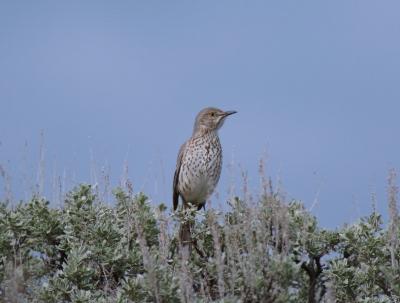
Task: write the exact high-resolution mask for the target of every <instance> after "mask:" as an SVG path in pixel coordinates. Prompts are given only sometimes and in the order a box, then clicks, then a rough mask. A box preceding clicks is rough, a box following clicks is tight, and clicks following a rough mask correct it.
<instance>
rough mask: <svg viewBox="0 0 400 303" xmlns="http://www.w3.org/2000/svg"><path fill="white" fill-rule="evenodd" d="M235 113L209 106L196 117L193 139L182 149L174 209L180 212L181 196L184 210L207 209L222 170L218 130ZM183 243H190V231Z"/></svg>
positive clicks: (179, 155)
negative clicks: (206, 205) (190, 206)
mask: <svg viewBox="0 0 400 303" xmlns="http://www.w3.org/2000/svg"><path fill="white" fill-rule="evenodd" d="M234 113H236V112H235V111H222V110H220V109H218V108H213V107H208V108H205V109H203V110H202V111H200V112H199V113H198V114H197V116H196V121H195V124H194V128H193V134H192V136H191V137H190V138H189V139H188V140H187V141H186V142H185V143H184V144H183V145H182V146H181V148H180V150H179V153H178V159H177V163H176V170H175V174H174V182H173V206H174V210H176V209H177V207H178V203H179V197H181V199H182V202H183V206H184V208H186V207H188V203H191V204H192V205H195V206H197V208H198V209H200V208H202V207H204V205H205V203H206V201H207V199H208V198H209V197H210V195H211V194H212V193H213V191H214V189H215V187H216V186H217V183H218V180H219V177H220V174H221V168H222V147H221V143H220V141H219V137H218V130H219V129H220V128H221V127H222V125H223V124H224V121H225V119H226V117H228V116H229V115H232V114H234ZM182 230H183V227H182ZM181 238H182V240H184V241H183V242H188V241H190V231H188V228H187V227H186V231H184V232H183V235H182V232H181Z"/></svg>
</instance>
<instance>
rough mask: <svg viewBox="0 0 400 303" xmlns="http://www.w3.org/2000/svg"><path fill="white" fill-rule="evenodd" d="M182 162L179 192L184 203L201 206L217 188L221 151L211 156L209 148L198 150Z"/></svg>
mask: <svg viewBox="0 0 400 303" xmlns="http://www.w3.org/2000/svg"><path fill="white" fill-rule="evenodd" d="M183 160H184V161H183V163H184V164H182V166H181V170H180V173H179V186H178V189H179V192H180V194H181V196H182V197H183V199H184V200H185V201H186V202H190V203H192V204H194V205H201V204H203V203H205V202H206V201H207V199H208V198H209V197H210V195H211V194H212V193H213V191H214V189H215V187H216V186H217V183H218V180H219V177H220V174H221V167H222V154H221V150H219V151H218V152H216V153H214V154H212V153H210V149H209V148H208V149H207V148H205V149H201V148H199V149H197V150H196V152H195V153H193V154H192V155H187V156H186V157H185V159H183Z"/></svg>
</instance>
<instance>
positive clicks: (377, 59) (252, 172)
mask: <svg viewBox="0 0 400 303" xmlns="http://www.w3.org/2000/svg"><path fill="white" fill-rule="evenodd" d="M399 11H400V2H398V1H369V0H363V1H347V0H346V1H344V0H343V1H330V2H326V1H2V2H1V3H0V106H1V113H2V115H1V119H0V142H1V145H0V164H1V165H2V167H3V168H4V169H5V170H6V171H7V173H8V174H9V175H10V176H11V180H12V182H11V185H12V191H13V194H14V196H15V197H23V196H24V193H25V194H26V193H28V192H29V187H30V186H31V185H32V184H34V183H35V182H36V180H37V174H38V165H39V163H40V160H39V159H40V156H39V149H40V148H39V146H40V141H41V139H40V133H41V131H43V132H44V142H45V143H44V147H45V148H44V162H43V163H44V167H45V175H46V182H45V193H46V194H47V196H48V197H49V198H51V196H52V188H53V186H52V180H53V179H54V176H61V178H62V179H63V180H66V186H67V187H72V186H73V185H74V184H76V183H78V182H81V181H82V182H92V181H93V179H94V178H93V175H97V176H98V178H100V177H99V176H100V175H101V169H102V167H105V171H106V172H110V175H111V183H112V184H113V185H116V184H117V183H118V180H119V179H120V178H121V175H122V171H123V166H124V162H125V161H126V162H127V163H128V165H129V178H130V179H132V181H133V184H134V187H135V190H144V191H146V192H147V193H149V194H150V196H151V197H152V199H153V200H154V201H155V202H161V201H163V202H166V203H167V204H168V205H171V201H170V195H171V182H172V175H173V171H174V167H175V159H176V154H177V151H178V149H179V146H180V144H181V143H182V142H183V141H184V140H186V139H187V137H188V136H190V134H191V130H192V125H193V120H194V117H195V115H196V113H197V112H198V111H199V110H200V109H202V108H203V107H206V106H216V107H220V108H222V109H227V110H228V109H229V110H237V111H238V114H237V115H234V116H232V117H231V118H230V119H229V121H227V123H225V125H224V127H223V129H222V130H221V131H220V135H221V141H222V143H223V147H224V158H225V162H224V171H223V175H222V177H221V181H220V184H219V187H218V192H219V193H220V198H219V199H220V200H224V197H225V196H226V195H227V191H228V189H229V185H230V184H232V183H233V184H236V185H237V193H238V194H240V183H241V182H240V178H241V172H240V171H241V168H243V169H245V170H247V171H248V178H249V184H250V187H251V188H252V190H253V191H254V192H255V193H257V190H258V189H257V188H258V182H259V176H258V162H259V159H260V157H262V156H263V155H265V154H266V155H267V156H266V158H267V161H266V170H267V174H268V175H270V176H271V178H272V180H273V181H274V184H277V183H278V182H281V183H282V184H283V185H282V186H283V188H284V189H285V191H286V193H287V196H288V198H296V199H301V200H303V201H304V203H305V205H306V206H307V207H308V208H310V207H312V205H314V202H315V199H317V203H316V205H315V207H313V209H312V212H313V213H314V214H315V215H317V216H318V218H319V219H320V220H321V224H322V225H324V226H329V227H334V226H337V225H339V224H342V223H344V222H350V221H352V220H354V219H355V218H357V217H359V216H360V215H363V214H367V213H368V212H369V211H370V210H371V199H370V197H371V193H373V192H375V193H376V196H377V204H378V209H379V210H381V211H384V212H385V211H386V179H387V172H388V170H389V168H391V167H394V168H396V169H399V168H400V159H399V155H400V142H399V135H398V132H399V129H400V122H399V113H400V82H399V81H400V80H399V79H400V39H399V37H400V18H399V17H398V16H399V15H398V12H399ZM229 163H233V164H234V165H233V169H228V166H229V165H228V164H229ZM240 167H241V168H240ZM94 168H96V169H95V171H96V173H94V174H93V171H94ZM91 172H92V173H91ZM233 180H236V181H233ZM5 185H6V182H5V181H4V179H0V186H1V190H0V194H1V196H2V197H4V195H5V190H4V189H3V188H4V186H5ZM218 203H223V201H222V202H221V201H220V202H218ZM215 204H217V202H215ZM215 204H214V205H215Z"/></svg>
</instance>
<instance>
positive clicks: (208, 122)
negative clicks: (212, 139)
mask: <svg viewBox="0 0 400 303" xmlns="http://www.w3.org/2000/svg"><path fill="white" fill-rule="evenodd" d="M235 113H236V111H234V110H230V111H223V110H220V109H218V108H214V107H207V108H205V109H203V110H201V111H200V112H199V113H198V114H197V116H196V122H195V124H194V129H193V133H194V134H195V133H197V132H199V131H214V130H218V129H220V128H221V126H222V125H223V124H224V121H225V118H226V117H228V116H229V115H232V114H235Z"/></svg>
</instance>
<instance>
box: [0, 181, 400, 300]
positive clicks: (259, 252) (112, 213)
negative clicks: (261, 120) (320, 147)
mask: <svg viewBox="0 0 400 303" xmlns="http://www.w3.org/2000/svg"><path fill="white" fill-rule="evenodd" d="M392 193H393V199H394V202H393V201H392V210H391V214H392V216H391V222H390V224H389V227H388V228H387V229H384V227H383V225H382V220H381V217H380V215H379V214H377V213H376V212H373V213H372V214H371V215H370V216H368V217H366V218H362V219H361V220H360V221H359V222H357V223H355V224H353V225H350V226H346V227H344V228H342V229H339V230H335V231H330V230H326V229H323V228H321V227H319V226H318V223H317V220H316V218H315V217H313V216H312V215H311V214H310V213H309V212H307V211H306V210H305V209H304V207H303V205H302V204H301V203H299V202H297V201H292V202H290V203H287V202H286V201H284V200H283V198H282V197H280V196H279V195H278V194H276V193H273V192H268V193H267V192H266V193H265V194H264V195H263V196H262V197H260V199H259V201H257V203H254V202H251V203H250V202H248V201H245V200H243V199H239V198H233V199H232V200H231V201H228V208H227V211H225V212H217V211H216V210H214V209H209V210H207V211H205V212H204V211H201V212H198V213H197V215H196V220H195V222H194V225H193V228H192V234H193V239H194V244H195V245H194V246H195V249H194V250H193V251H192V253H191V254H190V256H189V258H187V259H185V258H183V257H182V254H181V253H180V252H181V249H182V247H180V245H179V241H178V239H177V236H178V234H179V225H180V223H181V222H182V220H186V219H187V218H185V216H187V214H185V213H183V211H181V212H178V213H176V214H170V213H167V208H166V207H165V206H164V205H159V206H157V207H155V206H152V205H151V204H150V203H149V201H148V199H147V197H146V196H145V195H143V194H141V193H139V194H133V193H132V191H131V190H128V191H123V190H122V189H116V190H115V191H114V196H115V199H116V202H115V203H114V204H113V205H114V206H112V207H110V206H106V205H107V204H106V203H104V201H99V199H98V197H96V195H95V194H94V191H93V190H92V188H91V186H90V185H81V186H79V187H78V188H76V189H75V190H73V191H72V192H70V193H69V194H68V195H67V198H66V201H65V204H64V206H63V208H60V209H55V208H52V207H50V205H49V202H48V201H45V200H43V199H41V198H40V197H34V198H32V199H31V201H29V202H27V203H20V204H19V205H18V206H16V207H14V208H11V207H7V205H5V204H4V203H3V204H0V301H4V302H209V301H218V302H271V303H272V302H276V303H278V302H400V301H399V300H400V270H399V261H400V252H399V250H398V241H397V239H398V238H399V234H400V230H399V225H398V223H397V222H398V214H397V212H396V211H395V209H396V195H395V192H392ZM393 203H394V204H393ZM189 217H190V215H189Z"/></svg>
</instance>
